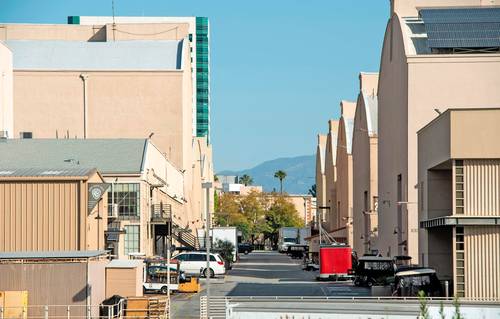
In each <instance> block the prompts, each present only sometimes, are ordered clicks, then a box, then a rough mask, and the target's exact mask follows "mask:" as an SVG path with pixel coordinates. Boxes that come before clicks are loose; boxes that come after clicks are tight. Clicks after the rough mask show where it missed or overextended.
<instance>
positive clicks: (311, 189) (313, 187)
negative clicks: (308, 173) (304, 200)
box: [307, 184, 316, 197]
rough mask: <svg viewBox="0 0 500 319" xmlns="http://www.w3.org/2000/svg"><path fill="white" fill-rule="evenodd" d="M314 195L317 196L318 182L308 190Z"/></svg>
mask: <svg viewBox="0 0 500 319" xmlns="http://www.w3.org/2000/svg"><path fill="white" fill-rule="evenodd" d="M307 192H308V193H309V194H310V195H311V196H312V197H316V184H313V185H312V186H311V188H309V190H308V191H307Z"/></svg>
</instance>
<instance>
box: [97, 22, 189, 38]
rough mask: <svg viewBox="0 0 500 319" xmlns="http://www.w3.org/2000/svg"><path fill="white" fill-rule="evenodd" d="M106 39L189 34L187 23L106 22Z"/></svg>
mask: <svg viewBox="0 0 500 319" xmlns="http://www.w3.org/2000/svg"><path fill="white" fill-rule="evenodd" d="M105 30H106V39H107V40H108V41H113V40H116V41H122V40H180V39H184V38H186V37H187V36H188V35H189V23H117V24H116V26H115V27H113V24H112V23H108V24H106V27H105Z"/></svg>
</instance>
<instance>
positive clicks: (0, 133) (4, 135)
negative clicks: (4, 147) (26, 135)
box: [0, 131, 9, 139]
mask: <svg viewBox="0 0 500 319" xmlns="http://www.w3.org/2000/svg"><path fill="white" fill-rule="evenodd" d="M0 138H1V139H7V138H9V131H0Z"/></svg>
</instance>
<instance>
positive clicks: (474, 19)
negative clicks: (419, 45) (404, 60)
mask: <svg viewBox="0 0 500 319" xmlns="http://www.w3.org/2000/svg"><path fill="white" fill-rule="evenodd" d="M420 16H421V17H422V19H423V21H424V25H425V30H426V32H427V39H428V41H427V43H428V46H429V47H430V48H492V47H500V8H467V9H423V10H420Z"/></svg>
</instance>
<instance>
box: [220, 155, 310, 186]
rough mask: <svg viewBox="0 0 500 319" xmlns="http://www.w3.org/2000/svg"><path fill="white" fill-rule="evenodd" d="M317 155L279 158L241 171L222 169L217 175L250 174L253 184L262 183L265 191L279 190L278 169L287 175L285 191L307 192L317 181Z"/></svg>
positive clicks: (284, 182) (284, 184)
mask: <svg viewBox="0 0 500 319" xmlns="http://www.w3.org/2000/svg"><path fill="white" fill-rule="evenodd" d="M315 166H316V156H315V155H304V156H297V157H284V158H277V159H274V160H270V161H265V162H263V163H261V164H259V165H257V166H255V167H253V168H250V169H244V170H240V171H227V170H226V171H221V172H218V173H217V175H229V176H232V175H236V176H241V175H243V174H247V175H250V176H251V177H252V179H253V185H262V187H263V188H264V191H266V192H271V191H273V190H276V191H279V188H280V184H279V180H278V179H277V178H275V177H274V173H275V172H276V171H278V170H282V171H285V172H286V174H287V176H286V178H285V180H284V181H283V191H284V192H287V193H289V194H307V192H308V190H309V189H310V188H311V186H312V185H313V184H314V183H315V180H314V176H315Z"/></svg>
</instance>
